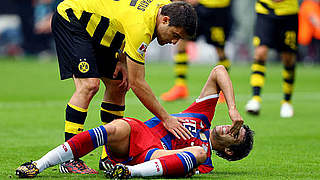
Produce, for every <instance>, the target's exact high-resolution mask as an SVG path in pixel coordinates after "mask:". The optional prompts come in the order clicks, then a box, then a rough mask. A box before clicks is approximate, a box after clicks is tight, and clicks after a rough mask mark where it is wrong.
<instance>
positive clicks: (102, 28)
mask: <svg viewBox="0 0 320 180" xmlns="http://www.w3.org/2000/svg"><path fill="white" fill-rule="evenodd" d="M109 24H110V21H109V19H108V18H106V17H103V16H101V20H100V22H99V24H98V26H97V28H96V30H95V31H94V33H93V36H92V39H93V41H94V42H97V43H99V44H100V42H101V40H102V38H103V36H104V34H105V32H106V31H107V29H108V27H109Z"/></svg>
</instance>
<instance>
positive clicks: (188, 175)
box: [185, 168, 199, 178]
mask: <svg viewBox="0 0 320 180" xmlns="http://www.w3.org/2000/svg"><path fill="white" fill-rule="evenodd" d="M196 173H197V174H199V170H198V168H193V169H191V170H190V171H189V172H188V173H187V174H186V176H185V178H189V177H191V176H193V175H195V174H196Z"/></svg>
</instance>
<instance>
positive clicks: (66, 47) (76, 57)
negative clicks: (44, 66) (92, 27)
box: [52, 9, 122, 80]
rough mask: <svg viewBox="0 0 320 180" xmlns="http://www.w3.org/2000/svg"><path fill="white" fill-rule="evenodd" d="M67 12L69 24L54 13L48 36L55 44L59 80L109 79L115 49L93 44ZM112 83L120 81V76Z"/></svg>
mask: <svg viewBox="0 0 320 180" xmlns="http://www.w3.org/2000/svg"><path fill="white" fill-rule="evenodd" d="M68 10H70V11H69V12H68V17H69V20H70V22H69V21H67V20H65V19H64V18H63V17H62V16H61V15H59V14H58V13H57V12H55V14H54V15H53V17H52V33H53V35H54V39H55V43H56V50H57V56H58V61H59V69H60V78H61V79H62V80H63V79H67V78H71V77H73V76H75V77H77V78H101V77H107V78H109V79H113V78H112V76H113V72H114V70H115V67H116V64H117V62H118V59H117V58H116V53H117V52H118V49H115V48H110V47H106V46H102V45H100V44H99V43H96V42H94V41H93V39H92V38H91V36H90V35H89V34H88V32H87V31H86V30H85V27H84V26H83V25H82V24H81V23H80V22H79V20H78V19H77V18H76V16H75V15H74V14H73V12H72V10H71V9H68ZM68 10H67V11H68ZM116 79H122V75H121V73H120V74H119V75H118V77H117V78H116Z"/></svg>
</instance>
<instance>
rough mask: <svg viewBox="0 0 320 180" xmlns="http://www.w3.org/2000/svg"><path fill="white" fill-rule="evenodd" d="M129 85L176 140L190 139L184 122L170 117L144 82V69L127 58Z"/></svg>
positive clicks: (141, 65)
mask: <svg viewBox="0 0 320 180" xmlns="http://www.w3.org/2000/svg"><path fill="white" fill-rule="evenodd" d="M127 66H128V75H129V84H130V87H131V89H132V91H133V92H134V93H135V94H136V96H137V97H138V98H139V100H140V101H141V102H142V104H143V105H144V106H145V107H146V108H147V109H148V110H149V111H150V112H151V113H153V114H154V115H155V116H157V117H158V118H159V119H160V120H161V121H162V122H163V123H164V126H165V127H166V129H167V130H168V131H169V132H171V133H172V134H173V135H175V136H176V137H177V138H179V139H180V137H182V138H183V139H186V138H188V139H189V138H190V136H192V135H191V133H190V132H189V131H188V130H187V129H186V128H185V127H184V126H183V125H182V123H181V122H184V120H182V119H179V118H177V117H173V116H170V115H169V114H168V112H167V111H166V110H165V109H164V108H163V107H162V106H161V104H160V103H159V101H158V100H157V98H156V96H155V95H154V93H153V92H152V89H151V87H150V86H149V84H148V83H147V81H146V80H145V67H144V65H143V64H139V63H136V62H134V61H133V60H131V59H130V58H129V57H127Z"/></svg>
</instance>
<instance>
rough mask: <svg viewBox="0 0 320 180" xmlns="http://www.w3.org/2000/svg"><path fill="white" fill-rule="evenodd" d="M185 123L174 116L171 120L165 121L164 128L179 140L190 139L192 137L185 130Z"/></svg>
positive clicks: (170, 117)
mask: <svg viewBox="0 0 320 180" xmlns="http://www.w3.org/2000/svg"><path fill="white" fill-rule="evenodd" d="M184 122H185V121H184V120H183V119H179V118H177V117H174V116H169V118H167V119H165V120H164V121H163V125H164V127H165V128H166V129H167V130H168V131H169V132H171V133H172V134H173V135H174V136H176V137H177V138H178V139H181V138H182V139H184V140H187V139H190V137H192V134H191V132H190V131H189V130H188V129H187V128H185V127H184V126H183V125H182V123H184Z"/></svg>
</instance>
